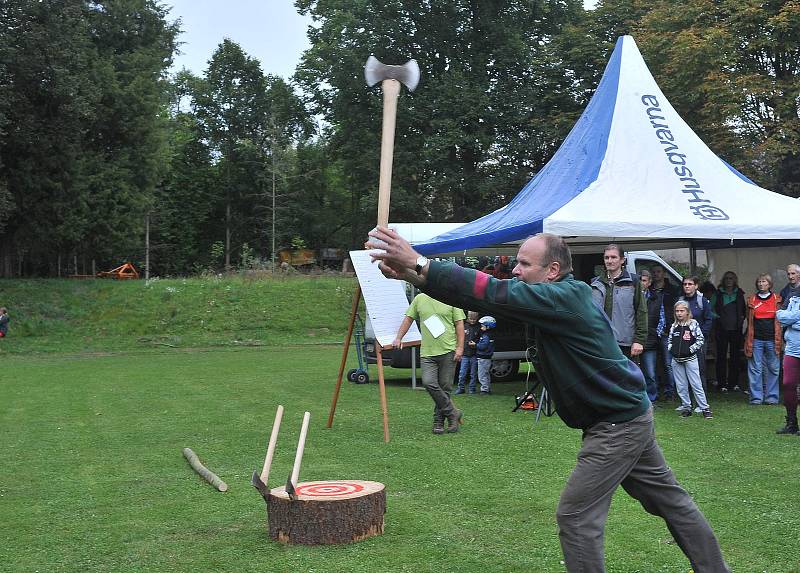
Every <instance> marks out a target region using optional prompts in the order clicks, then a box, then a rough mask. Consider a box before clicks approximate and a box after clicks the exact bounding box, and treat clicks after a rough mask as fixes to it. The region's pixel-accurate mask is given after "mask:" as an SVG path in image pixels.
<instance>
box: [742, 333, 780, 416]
mask: <svg viewBox="0 0 800 573" xmlns="http://www.w3.org/2000/svg"><path fill="white" fill-rule="evenodd" d="M779 371H780V363H779V361H778V355H777V354H775V341H774V340H753V356H751V357H750V358H748V359H747V374H748V378H749V379H750V403H751V404H761V403H763V402H766V403H767V404H777V403H778V372H779ZM762 374H766V376H764V378H765V380H762ZM763 382H766V387H767V392H766V394H767V395H766V397H765V396H764V384H763Z"/></svg>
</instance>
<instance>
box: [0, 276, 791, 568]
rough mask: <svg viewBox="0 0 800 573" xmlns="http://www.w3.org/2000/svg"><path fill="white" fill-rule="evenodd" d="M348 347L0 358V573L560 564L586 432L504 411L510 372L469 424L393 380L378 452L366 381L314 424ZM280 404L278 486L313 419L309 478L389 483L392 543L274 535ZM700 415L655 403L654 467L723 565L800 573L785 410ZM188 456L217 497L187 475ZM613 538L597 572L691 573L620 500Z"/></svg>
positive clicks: (654, 525) (474, 405)
mask: <svg viewBox="0 0 800 573" xmlns="http://www.w3.org/2000/svg"><path fill="white" fill-rule="evenodd" d="M125 288H129V287H125ZM9 341H10V339H9ZM4 342H6V341H4ZM340 356H341V348H340V347H337V346H311V347H309V346H305V347H303V346H294V347H292V346H284V347H274V346H268V347H265V348H240V349H231V348H216V349H212V350H209V351H199V350H197V351H191V352H187V351H183V350H178V349H171V348H167V347H164V348H162V349H160V350H153V349H150V350H146V351H141V350H140V351H135V352H125V353H116V354H111V355H83V356H81V355H69V356H66V355H60V354H51V355H47V354H41V355H37V356H21V355H9V354H5V355H4V357H3V358H2V362H0V364H1V365H2V376H1V377H0V405H2V406H1V407H0V444H2V446H1V447H2V460H3V464H2V470H3V471H2V473H0V539H3V543H2V544H0V571H4V572H5V571H8V572H14V573H17V572H34V571H41V572H44V571H48V572H110V571H114V572H116V571H125V572H159V571H165V572H169V573H179V572H184V571H185V572H196V571H231V572H234V571H235V572H241V573H246V572H264V571H280V572H283V571H285V572H300V571H304V572H305V571H308V572H312V571H314V572H323V571H324V572H345V571H346V572H350V571H353V572H362V571H363V572H373V571H399V572H406V571H407V572H428V571H430V572H449V571H465V572H473V571H474V572H480V573H486V572H506V571H508V572H512V571H533V572H542V573H548V572H554V573H555V572H560V571H563V566H562V565H561V564H560V560H561V554H560V549H559V544H558V538H557V532H556V525H555V519H554V511H555V507H556V503H557V500H558V495H559V492H560V491H561V488H562V486H563V484H564V481H565V480H566V478H567V476H568V474H569V472H570V470H571V468H572V466H573V464H574V458H575V455H576V452H577V450H578V447H579V441H580V434H579V432H577V431H575V430H570V429H568V428H566V427H565V426H564V425H563V423H561V422H560V421H559V420H558V419H557V418H552V419H543V420H542V421H540V422H539V423H538V424H534V416H533V415H532V414H531V413H523V412H518V413H514V414H512V413H511V411H510V410H511V407H512V405H513V398H512V396H513V394H514V393H519V391H520V390H522V387H523V382H522V381H519V382H515V383H509V384H504V385H499V386H497V387H496V393H495V394H494V395H493V396H491V397H462V396H459V397H457V400H458V403H459V405H460V406H462V407H463V408H464V410H465V412H466V417H465V425H464V427H463V431H462V432H460V433H459V434H456V435H445V436H434V435H432V434H431V432H430V411H431V402H430V399H429V398H428V396H427V394H426V393H424V392H422V391H418V392H414V391H412V390H410V389H409V383H408V381H407V380H403V379H400V378H399V376H400V374H399V373H398V371H392V370H389V371H388V374H389V375H390V376H393V377H397V378H394V379H391V380H389V383H388V400H389V412H390V430H391V435H392V440H391V442H390V443H389V444H384V443H383V440H382V430H381V428H382V425H381V416H380V407H379V398H378V388H377V385H376V384H369V385H364V386H357V385H353V384H349V383H345V385H344V386H343V388H342V393H341V397H340V400H339V405H338V409H337V413H336V418H335V422H334V426H333V428H332V429H326V428H325V427H324V426H325V421H326V419H327V414H328V408H329V406H330V401H331V396H332V392H333V388H334V383H335V375H336V372H337V367H338V363H339V359H340ZM352 362H353V360H352V359H351V364H352ZM371 374H372V377H373V378H374V377H375V373H374V371H373V372H372V373H371ZM279 403H280V404H284V405H285V407H286V414H285V416H284V425H283V428H282V432H281V437H280V441H279V443H278V449H277V453H276V459H275V464H274V467H273V470H272V474H271V475H272V478H271V480H270V482H271V483H270V485H272V486H275V485H279V484H281V483H283V481H284V480H285V479H286V476H287V475H288V474H289V471H290V468H291V463H292V461H293V457H294V448H295V445H296V440H297V435H298V433H299V426H300V421H301V418H302V413H303V411H304V410H309V411H311V413H312V422H311V430H310V432H309V437H308V442H307V447H306V453H305V458H304V460H303V469H302V472H301V480H312V479H368V480H376V481H379V482H382V483H384V484H386V487H387V493H388V509H387V513H386V530H385V533H384V535H382V536H379V537H375V538H372V539H369V540H366V541H363V542H360V543H357V544H353V545H347V546H325V547H300V546H283V545H279V544H277V543H274V542H272V541H270V540H269V538H268V536H267V534H266V524H265V506H264V503H263V501H262V500H261V498H260V496H259V495H258V493H257V492H256V491H255V489H253V488H252V486H250V484H249V480H250V475H251V473H252V471H253V470H255V469H260V467H261V464H262V462H263V455H264V451H265V447H266V441H267V439H268V437H269V432H270V428H271V424H272V419H273V417H274V412H275V407H276V405H277V404H279ZM711 403H712V406H713V408H714V411H715V415H716V418H715V419H714V420H713V421H705V420H702V419H701V418H699V417H698V416H692V417H691V418H688V419H681V418H679V417H678V416H677V415H676V414H675V412H673V411H672V408H664V409H659V410H658V411H657V433H658V437H659V440H660V443H661V444H662V446H663V448H664V450H665V452H666V455H667V459H668V460H669V461H670V463H671V465H672V467H673V469H674V470H675V472H676V473H677V475H678V478H679V480H680V481H681V482H682V484H683V485H684V486H685V487H686V488H687V489H688V490H689V491H690V492H691V493H692V494H693V495H694V496H695V499H696V501H697V502H698V504H699V505H700V507H701V509H702V510H703V511H704V512H705V514H706V515H707V517H708V518H709V520H710V522H711V524H712V526H713V527H714V529H715V531H716V533H717V535H718V536H719V538H720V541H721V544H722V547H723V551H724V553H725V555H726V557H727V559H728V561H729V562H730V564H731V566H732V567H733V569H734V571H735V572H736V573H754V572H769V573H792V572H794V573H796V572H798V571H800V567H799V566H798V557H797V556H798V549H799V548H800V546H799V544H798V541H797V535H796V532H797V531H798V530H799V529H800V496H798V495H797V486H798V479H797V471H798V467H800V463H798V462H799V461H800V455H799V453H800V438H795V437H791V436H787V437H783V436H776V435H775V434H774V430H775V428H776V427H778V426H779V425H780V422H781V420H782V408H780V407H748V406H747V405H745V404H744V403H743V400H742V399H741V397H738V398H734V397H730V396H725V397H718V396H716V395H713V396H712V402H711ZM185 446H189V447H191V448H193V449H194V450H195V452H196V453H197V454H198V455H199V456H200V458H201V459H202V460H203V461H204V462H205V463H206V465H207V466H208V467H209V468H210V469H212V470H213V471H215V472H216V473H218V474H219V475H220V476H221V477H222V478H223V479H224V480H225V481H226V482H227V483H228V484H229V485H230V488H231V489H230V491H228V492H227V493H224V494H223V493H219V492H216V491H215V490H213V489H212V488H211V487H210V486H208V485H207V484H205V483H204V482H203V481H202V480H201V479H200V478H198V477H197V476H196V475H195V474H194V473H193V472H192V470H191V468H190V467H189V466H188V464H187V463H186V461H185V460H184V459H183V457H182V456H181V448H183V447H185ZM606 546H607V556H608V559H607V561H608V571H609V572H610V573H614V572H616V573H632V572H642V573H653V572H675V573H678V572H680V573H686V572H688V571H689V564H688V562H687V561H686V559H685V558H684V557H683V555H682V553H681V552H680V550H679V549H678V548H677V546H676V545H674V543H672V542H671V539H670V536H669V534H668V531H667V529H666V527H665V526H664V525H663V523H662V522H661V521H660V520H658V519H656V518H654V517H652V516H649V515H648V514H646V513H645V512H644V511H643V510H642V509H641V508H640V507H639V506H638V504H637V503H636V502H634V501H633V500H632V499H630V498H629V497H627V495H625V493H624V492H622V491H621V490H620V491H619V492H618V494H617V495H616V496H615V499H614V502H613V506H612V509H611V515H610V518H609V522H608V527H607V537H606Z"/></svg>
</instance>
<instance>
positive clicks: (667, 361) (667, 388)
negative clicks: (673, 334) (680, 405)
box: [661, 334, 675, 396]
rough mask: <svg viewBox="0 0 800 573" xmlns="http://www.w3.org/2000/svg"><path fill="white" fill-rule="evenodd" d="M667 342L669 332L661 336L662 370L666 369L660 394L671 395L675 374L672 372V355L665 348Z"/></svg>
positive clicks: (673, 391) (673, 389) (673, 388)
mask: <svg viewBox="0 0 800 573" xmlns="http://www.w3.org/2000/svg"><path fill="white" fill-rule="evenodd" d="M667 344H669V334H665V335H663V336H662V337H661V358H662V359H663V360H664V370H666V371H667V379H666V381H664V382H663V387H662V388H661V395H662V396H673V395H674V394H675V376H674V374H673V373H672V355H671V354H670V353H669V349H668V348H667Z"/></svg>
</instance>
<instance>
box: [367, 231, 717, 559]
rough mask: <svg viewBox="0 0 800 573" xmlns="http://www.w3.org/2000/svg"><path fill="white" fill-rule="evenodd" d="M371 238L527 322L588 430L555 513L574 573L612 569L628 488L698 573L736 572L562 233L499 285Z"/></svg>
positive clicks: (437, 292) (452, 298) (541, 362)
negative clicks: (608, 532)
mask: <svg viewBox="0 0 800 573" xmlns="http://www.w3.org/2000/svg"><path fill="white" fill-rule="evenodd" d="M370 236H371V237H373V238H374V239H378V240H380V241H383V243H384V244H378V242H377V241H376V242H373V241H370V242H368V243H367V245H366V246H367V248H376V249H384V252H376V253H374V254H373V255H372V257H373V260H377V261H379V264H380V268H381V271H382V272H383V274H384V275H385V276H387V277H389V278H394V279H402V280H406V281H408V282H410V283H412V284H414V285H416V286H417V287H419V288H420V289H421V290H422V291H423V292H426V293H427V294H429V295H430V296H432V297H433V298H436V299H438V300H441V301H442V302H446V303H447V304H451V305H453V306H457V307H460V308H471V309H475V310H481V311H484V312H489V313H491V314H492V315H493V316H502V317H506V318H509V319H513V320H517V321H520V322H524V323H526V324H527V325H528V332H529V335H532V336H533V340H531V341H529V342H530V343H532V346H533V347H534V348H535V349H536V352H530V354H533V355H534V356H533V360H534V364H535V366H536V372H537V373H538V375H539V379H540V380H541V381H542V382H543V383H544V385H545V387H546V388H547V391H548V393H549V394H550V396H552V397H553V399H554V401H555V404H556V406H557V408H558V415H559V416H560V417H561V419H562V420H564V422H565V423H566V424H567V425H568V426H570V427H572V428H580V429H581V430H582V431H583V443H582V445H581V449H580V452H579V453H578V461H577V465H576V466H575V469H574V470H573V471H572V474H571V475H570V477H569V479H568V480H567V485H566V487H565V488H564V490H563V492H562V493H561V499H560V501H559V504H558V510H557V512H556V519H557V521H558V526H559V539H560V541H561V549H562V551H563V552H564V561H565V563H566V567H567V571H568V572H570V573H602V572H604V571H605V565H604V557H603V535H604V530H605V523H606V518H607V516H608V509H609V506H610V505H611V498H612V496H613V494H614V491H615V490H616V489H617V486H619V485H622V487H623V488H624V489H625V491H626V492H628V494H629V495H630V496H632V497H633V498H635V499H637V500H638V501H639V502H640V503H641V504H642V506H643V507H644V509H645V510H646V511H647V512H649V513H651V514H653V515H657V516H659V517H661V518H663V519H664V521H666V523H667V527H668V528H669V530H670V532H671V533H672V536H673V537H674V538H675V541H676V542H677V543H678V545H679V546H680V548H681V549H682V550H683V552H684V553H685V554H686V556H687V557H688V558H689V561H690V562H691V564H692V567H693V569H694V571H695V572H696V573H730V569H729V567H728V565H727V564H726V563H725V559H724V558H723V556H722V552H721V550H720V547H719V543H718V542H717V539H716V537H715V536H714V532H713V531H712V530H711V527H710V526H709V524H708V522H707V521H706V519H705V517H704V516H703V514H702V513H701V512H700V510H699V509H698V508H697V506H696V505H695V503H694V501H693V500H692V498H691V497H690V496H689V494H688V493H687V492H686V490H684V489H683V488H682V487H681V486H680V485H679V484H678V482H677V481H676V479H675V476H674V475H673V473H672V470H670V468H669V467H668V466H667V463H666V461H665V460H664V455H663V453H662V452H661V448H660V447H659V446H658V444H657V443H656V440H655V432H654V428H653V413H652V407H651V405H650V401H649V400H648V398H647V394H646V392H645V384H644V378H643V376H642V373H641V371H640V370H639V368H638V367H637V366H636V365H635V364H633V363H632V362H631V361H630V360H628V359H627V358H625V356H623V354H622V351H621V350H620V348H619V346H618V345H617V343H616V340H615V338H614V335H613V333H612V331H611V325H610V324H609V322H608V320H606V318H605V317H604V316H603V315H602V314H601V311H600V310H599V309H598V308H597V307H596V306H595V305H594V304H593V303H592V294H591V288H590V287H589V285H587V284H586V283H583V282H581V281H578V280H575V278H573V276H572V274H571V272H572V255H571V254H570V250H569V247H568V246H567V244H566V242H565V241H564V240H563V239H562V238H561V237H558V236H556V235H549V234H540V235H536V236H535V237H531V238H529V239H528V240H527V241H525V243H523V244H522V246H521V247H520V249H519V253H518V254H517V266H516V267H514V270H513V273H512V274H513V275H514V278H513V279H510V280H498V279H495V278H493V277H490V276H489V275H486V274H484V273H481V272H478V271H474V270H472V269H465V268H462V267H460V266H458V265H456V264H453V263H448V262H436V261H427V260H422V259H421V258H420V256H419V254H418V253H417V252H416V251H414V249H413V248H412V247H411V245H410V244H409V243H408V242H406V241H405V240H404V239H403V238H402V237H400V236H399V235H398V234H397V233H396V232H395V231H393V230H390V229H386V228H382V227H378V228H377V229H375V230H373V231H371V232H370ZM423 259H424V258H423ZM423 263H424V264H423ZM648 565H653V564H648Z"/></svg>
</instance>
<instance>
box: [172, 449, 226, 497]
mask: <svg viewBox="0 0 800 573" xmlns="http://www.w3.org/2000/svg"><path fill="white" fill-rule="evenodd" d="M183 457H185V458H186V460H187V461H188V462H189V465H190V466H192V469H194V471H196V472H197V473H198V474H200V475H201V476H202V478H203V479H204V480H206V481H207V482H208V483H210V484H211V485H213V486H214V487H215V488H217V489H218V490H219V491H228V484H226V483H225V482H224V481H222V480H221V479H220V478H219V476H218V475H217V474H215V473H214V472H212V471H211V470H209V469H208V468H207V467H206V466H204V465H203V464H202V463H200V460H199V459H198V458H197V454H195V453H194V452H193V451H192V448H183Z"/></svg>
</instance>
